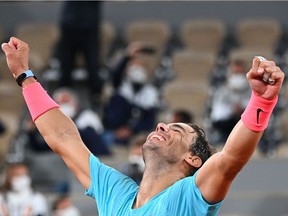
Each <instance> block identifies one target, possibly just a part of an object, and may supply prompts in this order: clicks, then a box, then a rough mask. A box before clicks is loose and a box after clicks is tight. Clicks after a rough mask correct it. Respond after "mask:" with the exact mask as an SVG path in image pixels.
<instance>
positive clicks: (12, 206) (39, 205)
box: [0, 163, 48, 216]
mask: <svg viewBox="0 0 288 216" xmlns="http://www.w3.org/2000/svg"><path fill="white" fill-rule="evenodd" d="M6 171H7V172H6V176H5V181H4V184H3V185H2V188H1V195H0V203H1V204H0V213H1V215H3V216H48V204H47V200H46V198H45V196H44V195H42V194H41V193H39V192H36V191H35V190H33V188H32V187H31V185H32V179H31V177H30V174H29V168H28V167H27V165H26V164H24V163H17V164H10V165H8V167H7V170H6Z"/></svg>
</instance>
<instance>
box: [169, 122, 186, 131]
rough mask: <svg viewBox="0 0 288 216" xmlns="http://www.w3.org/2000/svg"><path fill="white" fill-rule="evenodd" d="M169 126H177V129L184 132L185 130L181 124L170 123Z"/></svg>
mask: <svg viewBox="0 0 288 216" xmlns="http://www.w3.org/2000/svg"><path fill="white" fill-rule="evenodd" d="M171 127H174V128H178V129H180V130H181V131H182V132H185V131H186V130H185V129H184V128H183V127H182V126H181V125H178V124H172V125H171Z"/></svg>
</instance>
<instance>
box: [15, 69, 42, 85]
mask: <svg viewBox="0 0 288 216" xmlns="http://www.w3.org/2000/svg"><path fill="white" fill-rule="evenodd" d="M29 77H33V78H34V79H36V80H37V78H36V76H35V75H34V74H33V72H32V71H31V70H27V71H25V72H24V73H22V74H20V75H19V76H18V77H17V78H16V82H17V84H18V85H19V86H21V87H22V83H23V81H24V80H25V79H27V78H29Z"/></svg>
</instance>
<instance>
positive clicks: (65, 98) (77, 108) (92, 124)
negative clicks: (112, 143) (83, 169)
mask: <svg viewBox="0 0 288 216" xmlns="http://www.w3.org/2000/svg"><path fill="white" fill-rule="evenodd" d="M53 98H54V100H55V101H56V102H57V103H58V104H59V105H60V107H61V109H62V111H63V112H64V113H65V114H66V115H68V116H69V117H70V118H71V119H72V120H73V121H74V122H75V124H76V126H77V128H78V130H79V132H80V135H81V138H82V140H83V142H84V143H85V145H86V146H87V147H88V149H89V150H90V151H91V152H92V153H93V154H94V155H96V156H97V155H98V156H99V155H109V154H110V150H109V148H108V147H107V144H105V143H104V139H103V138H102V135H103V132H104V127H103V124H102V121H101V118H100V117H99V115H98V114H97V113H96V112H94V111H93V110H91V109H89V108H83V107H81V104H80V98H79V96H78V95H77V94H76V92H74V91H73V90H72V89H68V88H60V89H57V90H56V91H55V92H54V94H53Z"/></svg>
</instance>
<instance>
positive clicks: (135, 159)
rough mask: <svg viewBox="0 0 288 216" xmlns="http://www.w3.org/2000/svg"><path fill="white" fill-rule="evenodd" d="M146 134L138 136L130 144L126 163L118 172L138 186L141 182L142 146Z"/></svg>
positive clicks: (142, 166) (142, 171) (143, 165)
mask: <svg viewBox="0 0 288 216" xmlns="http://www.w3.org/2000/svg"><path fill="white" fill-rule="evenodd" d="M146 138H147V134H138V135H135V136H134V137H133V139H132V140H131V142H130V149H129V156H128V162H127V163H125V164H123V165H122V166H121V167H120V170H119V171H120V172H122V173H123V174H125V175H127V176H129V177H130V178H132V179H133V180H134V181H135V182H136V183H137V184H138V185H139V184H140V182H141V180H142V176H143V173H144V169H145V163H144V160H143V156H142V145H143V144H144V143H145V142H146Z"/></svg>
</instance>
